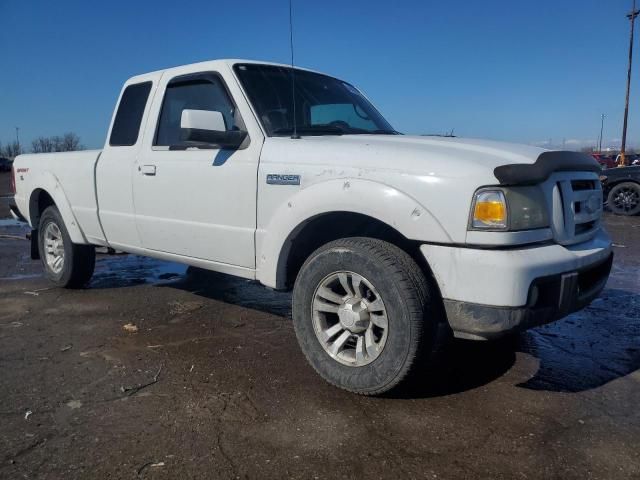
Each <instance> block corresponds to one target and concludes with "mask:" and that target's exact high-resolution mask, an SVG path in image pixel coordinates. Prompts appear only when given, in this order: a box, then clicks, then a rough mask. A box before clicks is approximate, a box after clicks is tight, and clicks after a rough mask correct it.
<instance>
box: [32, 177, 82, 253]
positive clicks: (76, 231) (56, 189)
mask: <svg viewBox="0 0 640 480" xmlns="http://www.w3.org/2000/svg"><path fill="white" fill-rule="evenodd" d="M42 192H44V193H46V194H47V195H49V197H51V199H52V200H53V202H54V205H55V206H56V207H57V208H58V211H59V212H60V215H61V216H62V220H63V221H64V225H65V227H66V228H67V231H68V232H69V237H70V238H71V241H72V242H73V243H77V244H88V243H89V242H88V241H87V238H86V236H85V235H84V232H83V231H82V229H81V228H80V224H79V223H78V220H77V218H76V216H75V214H74V213H73V210H72V208H71V204H70V203H69V199H68V198H67V195H66V194H65V192H64V189H63V188H62V185H61V184H60V181H59V180H58V179H57V178H56V177H55V175H53V174H52V173H50V172H46V173H44V174H42V175H41V176H40V178H39V179H38V183H37V185H36V186H34V187H33V188H32V190H31V193H30V194H29V224H30V225H31V228H33V229H37V228H38V222H39V221H40V214H41V212H39V211H38V199H39V196H40V194H41V193H42Z"/></svg>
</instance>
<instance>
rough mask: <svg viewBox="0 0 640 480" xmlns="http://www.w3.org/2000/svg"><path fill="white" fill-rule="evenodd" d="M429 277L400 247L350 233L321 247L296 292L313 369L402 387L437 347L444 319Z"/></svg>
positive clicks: (365, 389) (349, 380)
mask: <svg viewBox="0 0 640 480" xmlns="http://www.w3.org/2000/svg"><path fill="white" fill-rule="evenodd" d="M433 294H434V292H433V291H432V289H431V288H430V287H429V285H428V283H427V281H426V278H425V276H424V274H423V273H422V271H421V270H420V268H419V267H418V265H417V264H416V263H415V262H414V260H413V259H412V258H411V257H410V256H409V255H408V254H407V253H405V252H404V251H403V250H401V249H399V248H398V247H396V246H394V245H392V244H390V243H387V242H384V241H381V240H376V239H371V238H346V239H341V240H337V241H334V242H331V243H328V244H326V245H324V246H322V247H320V248H319V249H318V250H316V251H315V252H314V253H313V254H311V256H310V257H309V258H308V259H307V261H306V262H305V263H304V265H303V266H302V268H301V270H300V273H299V274H298V277H297V278H296V282H295V286H294V291H293V320H294V326H295V330H296V335H297V337H298V341H299V343H300V346H301V348H302V350H303V352H304V354H305V356H306V357H307V360H308V361H309V363H310V364H311V366H313V368H314V369H315V370H316V371H317V372H318V373H319V374H320V375H321V376H322V377H323V378H324V379H325V380H327V381H328V382H329V383H331V384H333V385H335V386H337V387H340V388H342V389H345V390H348V391H351V392H355V393H359V394H364V395H376V394H381V393H384V392H387V391H389V390H391V389H393V388H394V387H396V386H398V385H399V384H400V383H401V382H403V380H405V379H406V378H407V377H408V376H409V374H410V373H411V372H413V371H415V370H416V369H417V368H419V367H420V366H421V364H424V360H426V359H428V358H430V357H431V355H430V353H432V352H433V351H435V350H436V349H437V346H438V345H437V344H438V336H439V335H438V324H439V322H440V319H439V315H438V313H437V309H436V308H435V307H434V302H433V301H432V296H433Z"/></svg>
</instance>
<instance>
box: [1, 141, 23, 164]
mask: <svg viewBox="0 0 640 480" xmlns="http://www.w3.org/2000/svg"><path fill="white" fill-rule="evenodd" d="M21 153H22V145H20V144H19V143H18V142H17V141H15V140H14V141H13V142H10V143H8V144H6V145H5V146H4V147H2V149H0V156H1V157H7V158H11V159H13V158H16V157H17V156H18V155H20V154H21Z"/></svg>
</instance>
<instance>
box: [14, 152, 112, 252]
mask: <svg viewBox="0 0 640 480" xmlns="http://www.w3.org/2000/svg"><path fill="white" fill-rule="evenodd" d="M101 152H102V151H101V150H82V151H78V152H57V153H37V154H27V155H20V156H18V157H16V160H15V162H14V169H15V172H16V187H17V189H16V190H17V191H16V204H17V205H18V208H19V209H20V211H21V212H22V213H23V214H24V216H25V218H27V220H29V223H30V224H31V226H32V227H33V228H36V227H37V225H33V223H32V219H31V218H30V215H29V213H28V212H29V202H30V200H31V198H27V195H28V194H27V193H26V192H31V191H32V188H31V184H33V185H40V186H41V185H44V184H46V185H49V186H50V188H52V190H48V191H49V192H52V191H53V192H55V195H56V196H61V197H64V199H66V203H67V205H69V207H70V209H71V212H72V213H73V216H74V217H75V221H76V222H77V224H78V226H79V227H80V230H81V231H82V234H83V235H84V236H85V237H86V238H87V239H88V240H89V241H90V242H92V243H93V242H95V243H103V242H104V236H103V234H102V230H101V228H100V224H99V222H98V216H97V202H96V190H95V166H96V162H97V160H98V158H99V157H100V153H101ZM51 194H52V195H54V193H51ZM56 203H58V202H56Z"/></svg>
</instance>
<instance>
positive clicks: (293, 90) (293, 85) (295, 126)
mask: <svg viewBox="0 0 640 480" xmlns="http://www.w3.org/2000/svg"><path fill="white" fill-rule="evenodd" d="M292 4H293V0H289V48H290V50H291V99H292V100H293V132H292V133H291V138H293V139H296V140H297V139H299V138H300V135H298V122H297V119H296V71H295V69H294V64H293V6H292Z"/></svg>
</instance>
